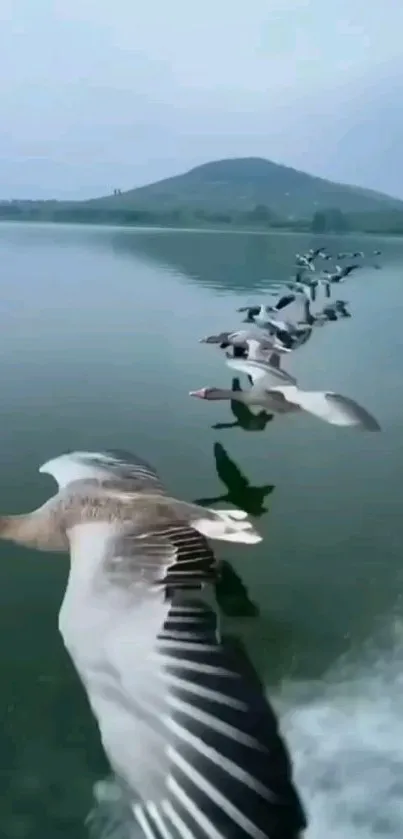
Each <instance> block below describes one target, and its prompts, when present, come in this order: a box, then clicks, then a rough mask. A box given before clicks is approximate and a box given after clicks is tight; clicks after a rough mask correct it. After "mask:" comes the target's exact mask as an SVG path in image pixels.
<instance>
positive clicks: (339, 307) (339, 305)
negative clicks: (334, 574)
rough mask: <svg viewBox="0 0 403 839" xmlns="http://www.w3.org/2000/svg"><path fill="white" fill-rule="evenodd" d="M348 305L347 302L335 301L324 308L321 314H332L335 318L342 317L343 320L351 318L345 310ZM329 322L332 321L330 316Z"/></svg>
mask: <svg viewBox="0 0 403 839" xmlns="http://www.w3.org/2000/svg"><path fill="white" fill-rule="evenodd" d="M347 306H348V303H347V300H335V301H334V303H329V305H327V306H324V308H323V314H325V315H330V316H331V315H332V313H333V314H334V315H335V316H336V318H337V317H338V316H340V317H343V318H351V313H350V312H349V311H348V309H347ZM330 320H334V318H333V317H332V316H331V317H330Z"/></svg>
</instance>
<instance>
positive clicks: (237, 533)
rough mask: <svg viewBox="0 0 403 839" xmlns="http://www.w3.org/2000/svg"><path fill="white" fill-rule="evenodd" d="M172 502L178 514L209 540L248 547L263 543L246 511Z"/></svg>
mask: <svg viewBox="0 0 403 839" xmlns="http://www.w3.org/2000/svg"><path fill="white" fill-rule="evenodd" d="M172 501H173V506H174V509H175V511H176V514H177V515H178V516H179V517H180V518H182V519H184V520H185V521H187V522H188V524H190V526H191V527H193V528H194V529H195V530H197V531H198V532H199V533H201V534H202V535H203V536H206V537H207V539H218V540H220V541H224V542H240V543H243V544H247V545H253V544H256V543H257V542H261V541H262V536H261V535H260V533H258V531H257V530H256V529H255V527H254V526H253V524H252V522H251V521H249V518H248V514H247V513H245V511H244V510H238V509H236V508H233V509H225V510H213V509H212V508H211V507H201V506H199V505H198V504H188V503H187V502H185V501H177V500H176V499H175V500H173V499H172Z"/></svg>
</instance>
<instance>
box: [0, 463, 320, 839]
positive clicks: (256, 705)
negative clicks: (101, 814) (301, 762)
mask: <svg viewBox="0 0 403 839" xmlns="http://www.w3.org/2000/svg"><path fill="white" fill-rule="evenodd" d="M40 472H41V473H45V474H48V475H50V476H52V477H53V478H54V479H55V480H56V482H57V484H58V492H57V494H56V495H55V496H54V497H53V498H51V499H50V501H49V502H47V504H45V505H44V507H41V508H40V509H39V510H37V511H35V512H34V513H32V514H28V515H25V516H19V517H14V518H12V517H3V518H2V519H1V520H0V525H1V527H0V530H1V536H2V537H3V538H7V539H12V540H14V541H17V542H19V543H23V544H27V545H30V546H34V547H36V548H39V549H43V550H62V551H65V550H66V549H67V550H69V552H70V573H69V579H68V584H67V589H66V593H65V596H64V600H63V605H62V608H61V612H60V616H59V629H60V632H61V634H62V637H63V641H64V644H65V646H66V648H67V651H68V653H69V655H70V656H71V658H72V660H73V662H74V664H75V667H76V671H77V673H78V675H79V677H80V678H81V681H82V683H83V686H84V688H85V690H86V692H87V695H88V699H89V702H90V706H91V708H92V711H93V713H94V716H95V717H96V719H97V722H98V726H99V730H100V733H101V738H102V743H103V746H104V749H105V752H106V754H107V756H108V758H109V761H110V764H111V767H112V769H113V772H114V774H115V776H116V779H117V782H118V783H119V785H120V786H121V788H122V793H123V794H124V795H125V798H126V799H127V803H128V809H129V811H130V813H131V815H132V816H133V824H135V823H137V825H138V826H140V828H141V830H142V831H143V835H145V836H146V837H147V839H149V838H150V837H155V839H157V837H158V839H163V837H167V836H170V837H171V836H172V837H178V839H179V837H184V836H186V837H192V839H193V837H194V839H198V837H202V838H203V839H210V837H218V836H222V835H223V831H224V833H225V834H226V835H227V836H234V837H236V836H239V837H240V836H241V835H248V836H249V837H251V839H270V837H271V836H273V835H277V834H280V833H281V835H287V836H290V837H293V836H297V835H298V833H299V831H301V830H303V829H304V828H305V827H306V824H307V821H306V816H305V812H304V808H303V805H302V803H301V801H300V798H299V795H298V792H297V790H296V788H295V786H294V783H293V779H292V766H291V760H290V757H289V754H288V751H287V747H286V744H285V743H284V741H283V739H282V737H281V735H280V733H279V731H278V725H277V720H276V717H275V715H274V712H273V711H272V710H271V708H270V705H269V703H268V702H267V701H266V700H265V698H264V691H263V687H262V686H261V685H260V683H259V680H258V678H257V676H256V674H255V675H254V674H253V668H252V667H251V665H250V664H248V661H247V658H246V656H244V658H243V659H242V657H241V655H240V650H239V649H238V651H236V650H235V648H234V645H231V642H229V641H228V642H226V640H225V638H222V637H221V633H220V628H219V625H218V620H217V613H216V610H215V609H213V608H212V607H211V604H210V603H209V589H210V586H209V583H210V582H211V579H214V577H215V567H216V562H215V558H214V554H213V552H212V550H211V548H210V547H209V545H208V543H207V542H206V540H205V539H204V538H203V535H202V534H204V533H205V532H207V531H208V532H209V535H210V536H212V537H213V538H218V539H220V538H223V539H226V538H228V537H232V539H231V541H242V537H243V536H245V534H246V533H249V535H250V536H252V535H253V536H254V538H253V539H246V541H248V542H256V541H259V540H260V537H258V536H257V534H256V533H255V531H253V528H251V526H250V525H249V524H247V523H246V521H245V518H244V516H245V514H242V517H241V516H240V515H238V514H239V513H240V511H239V510H233V511H231V513H229V512H227V511H218V512H212V511H211V510H209V509H203V508H201V507H200V506H197V505H194V504H188V503H185V502H181V501H177V500H176V499H172V498H170V497H168V496H167V495H166V494H165V490H164V487H163V485H162V483H161V482H160V481H159V478H158V475H157V474H156V473H155V472H154V470H153V469H152V467H150V466H149V465H147V464H145V462H143V461H139V460H137V459H136V458H134V457H133V456H132V455H128V454H126V453H122V452H120V453H119V452H85V451H82V452H80V451H76V452H70V453H68V454H65V455H61V456H60V457H56V458H54V459H52V460H50V461H48V462H47V463H45V464H44V465H43V466H42V467H41V468H40ZM244 541H245V540H244Z"/></svg>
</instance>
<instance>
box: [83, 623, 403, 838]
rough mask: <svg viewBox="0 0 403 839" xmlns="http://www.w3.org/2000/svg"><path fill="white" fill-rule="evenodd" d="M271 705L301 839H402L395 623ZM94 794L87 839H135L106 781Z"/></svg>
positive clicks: (402, 692)
mask: <svg viewBox="0 0 403 839" xmlns="http://www.w3.org/2000/svg"><path fill="white" fill-rule="evenodd" d="M271 697H272V695H271ZM272 698H273V697H272ZM275 705H276V709H277V710H278V711H279V712H280V717H281V728H282V731H283V733H284V735H285V737H286V738H287V743H288V744H289V747H290V751H291V754H292V757H293V761H294V766H295V777H296V781H297V785H298V788H299V790H300V792H301V794H302V797H303V801H304V804H305V806H306V808H307V812H308V818H309V827H308V829H307V831H306V834H305V836H304V839H324V838H325V839H375V837H376V839H380V837H382V839H402V837H403V623H402V622H396V623H395V624H394V625H393V627H392V628H391V629H390V630H389V631H388V633H386V634H385V636H384V637H382V638H380V639H379V643H377V645H374V644H371V645H368V646H367V648H366V650H364V653H363V651H362V650H361V651H360V656H359V661H356V660H353V658H352V657H351V658H350V659H349V660H344V661H343V662H341V663H340V664H339V665H338V667H337V668H335V669H334V670H333V671H332V672H331V673H329V675H328V677H327V678H326V680H325V681H323V682H321V683H314V682H306V683H300V684H296V683H295V682H294V683H290V684H284V686H283V688H282V691H281V695H280V696H279V697H277V699H276V701H275ZM94 792H95V799H96V802H97V803H96V806H95V807H94V809H93V811H92V813H91V816H90V825H91V835H92V836H93V837H94V839H140V833H141V831H140V832H138V828H137V827H136V828H135V829H134V830H133V823H132V822H131V819H130V817H129V813H128V810H127V808H126V806H125V803H124V801H123V798H122V796H121V794H119V790H118V788H117V786H116V785H115V782H114V781H113V779H110V780H107V781H103V782H100V783H99V784H97V785H96V788H95V790H94ZM130 822H131V824H132V827H131V828H130V826H129V825H130Z"/></svg>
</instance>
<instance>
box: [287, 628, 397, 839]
mask: <svg viewBox="0 0 403 839" xmlns="http://www.w3.org/2000/svg"><path fill="white" fill-rule="evenodd" d="M363 653H364V654H363ZM402 697H403V623H402V622H401V621H397V622H395V623H394V624H393V626H392V627H390V628H389V629H388V631H387V632H384V633H383V634H382V637H380V638H378V639H377V642H376V643H374V642H371V644H368V645H367V647H366V649H365V650H364V651H363V650H362V649H361V650H360V655H359V661H354V660H353V659H352V657H349V660H344V661H343V662H341V663H340V664H339V665H338V667H337V668H335V669H334V671H333V672H332V673H330V674H329V675H328V677H327V679H326V682H325V683H323V682H322V683H321V684H320V685H318V684H312V683H310V684H305V685H295V684H293V685H287V686H284V688H283V691H282V695H281V697H280V702H279V704H277V703H276V705H277V708H278V710H279V711H280V714H281V720H282V730H283V732H284V733H285V734H286V736H287V740H288V743H289V746H290V750H291V754H292V755H293V758H294V765H295V772H296V781H297V784H298V786H299V788H300V791H301V793H302V796H303V801H304V803H305V804H306V807H307V811H308V819H309V828H308V830H307V831H306V839H323V837H326V839H336V837H337V839H341V837H342V839H372V837H377V839H379V837H380V836H382V839H389V838H391V837H393V839H397V837H402V836H403V747H402V743H403V700H402Z"/></svg>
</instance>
